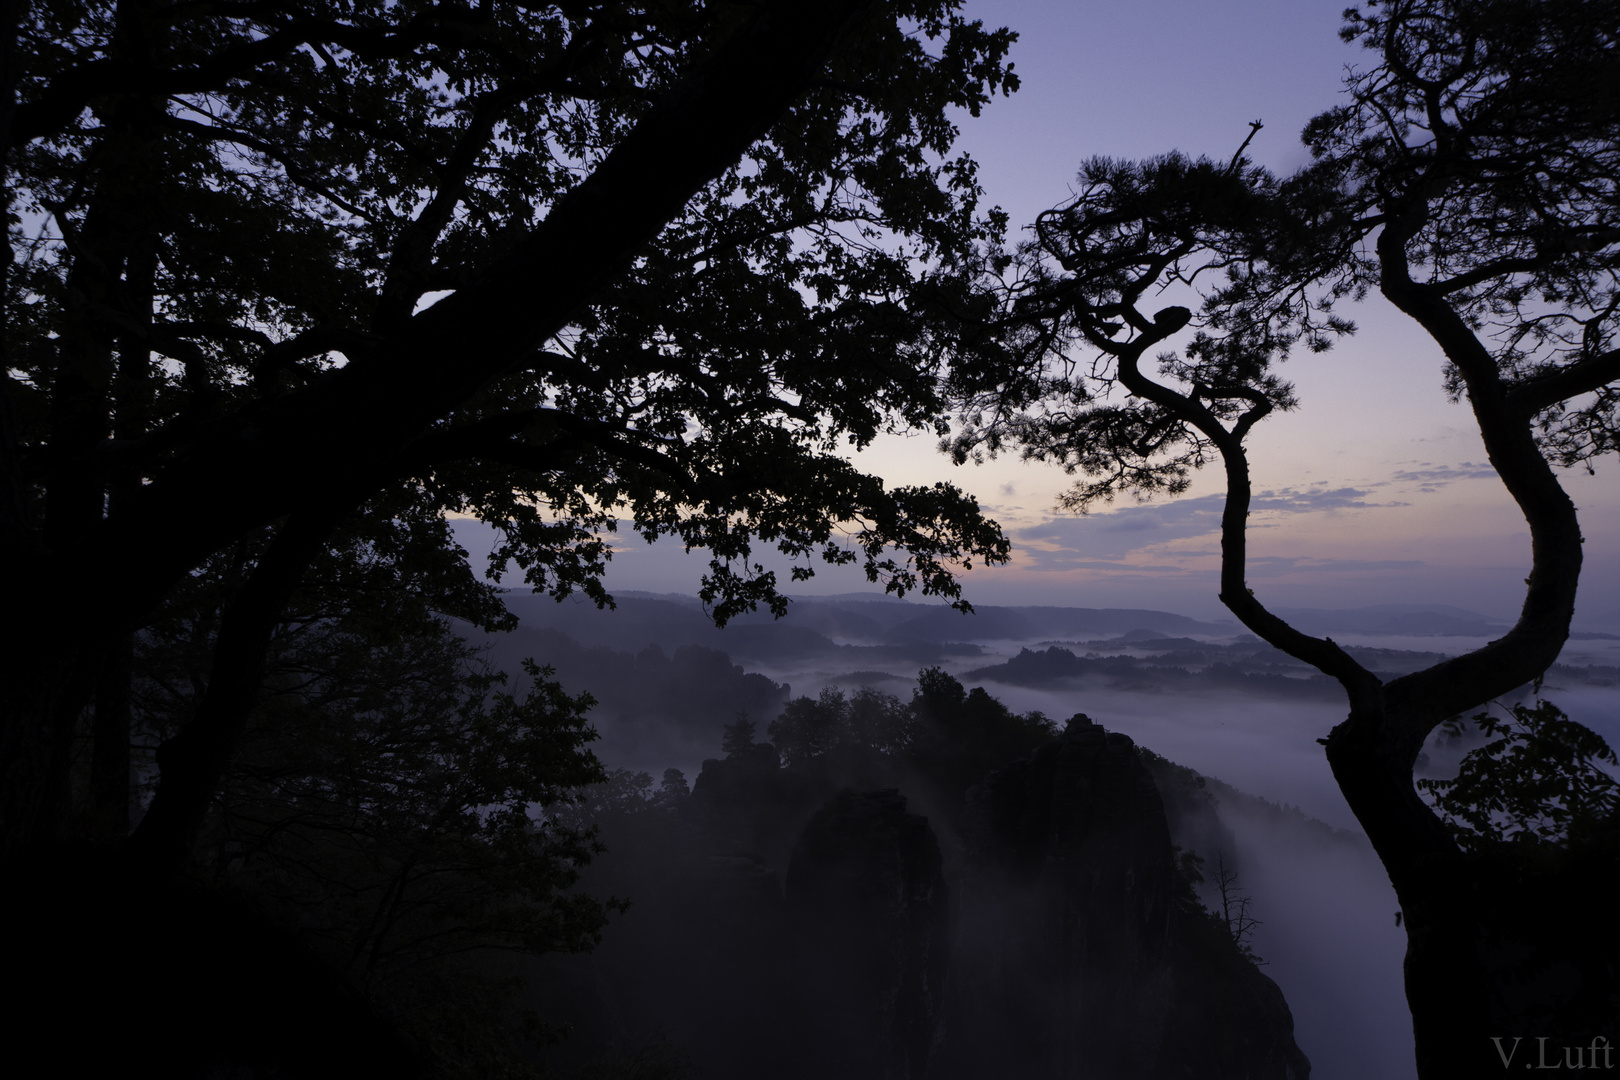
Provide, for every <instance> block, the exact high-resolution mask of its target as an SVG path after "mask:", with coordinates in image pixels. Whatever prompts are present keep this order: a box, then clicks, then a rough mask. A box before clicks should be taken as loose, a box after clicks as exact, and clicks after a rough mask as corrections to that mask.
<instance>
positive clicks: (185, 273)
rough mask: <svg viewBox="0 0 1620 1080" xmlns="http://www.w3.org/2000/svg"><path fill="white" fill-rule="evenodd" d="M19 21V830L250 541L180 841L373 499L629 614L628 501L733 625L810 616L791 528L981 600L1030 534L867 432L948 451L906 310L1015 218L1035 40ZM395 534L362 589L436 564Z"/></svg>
mask: <svg viewBox="0 0 1620 1080" xmlns="http://www.w3.org/2000/svg"><path fill="white" fill-rule="evenodd" d="M8 11H9V12H11V13H12V15H13V22H12V24H11V25H10V27H9V30H8V34H9V37H8V48H9V52H8V54H7V55H8V57H9V59H8V63H7V68H6V71H7V77H8V79H9V83H8V85H7V87H6V98H5V103H6V109H7V112H6V123H5V126H4V129H3V133H4V135H5V137H6V140H7V142H6V157H5V162H6V165H5V167H6V173H5V180H6V190H7V195H8V199H9V203H8V205H9V214H10V218H9V221H10V232H11V244H10V251H11V257H12V262H11V264H10V265H9V269H8V272H7V277H6V292H5V304H6V308H5V327H4V334H5V336H4V346H5V350H6V382H5V408H4V411H3V413H0V418H3V420H4V431H3V432H0V436H3V438H0V449H3V451H4V457H5V463H4V464H5V467H4V469H3V471H0V482H3V486H4V490H3V491H0V548H3V553H4V555H5V564H6V565H7V566H8V568H10V569H8V571H7V573H8V594H10V595H11V596H12V597H13V606H12V617H11V620H10V622H11V625H12V628H13V630H14V631H23V632H22V633H20V634H19V638H18V644H19V647H18V648H17V649H15V650H8V653H7V658H6V661H5V662H6V663H7V665H8V668H7V673H6V678H5V679H4V683H5V690H4V693H5V695H6V706H7V707H6V710H5V711H6V715H7V721H6V730H5V733H4V769H5V774H4V775H5V790H6V803H5V812H4V821H3V828H4V834H5V837H6V843H7V845H8V846H9V847H10V848H11V849H12V850H16V849H17V848H19V847H26V846H28V845H31V844H35V843H39V842H46V843H48V842H50V839H51V837H53V836H55V835H57V834H58V833H60V830H61V827H62V824H63V823H64V822H65V821H66V820H68V817H69V815H67V814H66V813H65V803H66V802H67V801H68V799H69V795H68V790H69V784H68V774H69V771H70V769H69V764H68V762H69V758H70V757H71V752H70V747H71V744H72V741H73V738H74V732H75V731H76V730H77V725H78V724H79V723H80V721H81V717H82V715H83V713H84V710H85V708H86V707H87V706H88V705H89V699H90V697H91V696H93V695H92V694H91V693H90V691H89V689H88V688H92V687H94V686H95V685H96V684H97V682H98V680H100V681H105V680H106V678H112V679H113V680H114V681H116V680H117V678H119V677H120V676H118V675H117V672H116V670H115V669H116V668H117V665H116V664H113V663H112V662H111V661H110V660H109V657H113V656H116V655H118V654H119V653H120V650H124V651H127V649H126V648H125V647H124V646H122V645H120V644H119V642H121V641H124V640H127V635H128V634H130V633H132V632H135V631H137V630H139V629H140V628H141V627H143V626H146V625H148V624H149V623H151V622H152V620H153V619H154V618H157V617H158V616H159V614H160V613H161V612H162V610H163V608H164V605H165V604H167V603H169V602H171V600H172V598H173V597H174V596H175V595H176V590H177V589H181V588H183V586H184V585H185V582H186V581H187V579H188V576H190V575H193V574H195V573H196V572H197V571H198V568H199V567H201V566H203V565H204V564H205V563H206V562H207V561H208V560H209V559H211V558H216V557H219V556H221V554H222V553H230V552H233V551H237V552H240V553H243V556H242V564H241V571H242V572H241V573H240V575H239V576H238V577H237V578H236V579H235V581H236V587H235V588H234V590H233V591H232V592H231V594H230V595H229V596H228V597H226V598H225V601H224V606H223V607H222V609H221V614H220V616H219V622H218V632H217V636H216V637H215V638H214V639H212V640H213V648H212V653H211V662H210V671H209V675H208V679H207V691H206V693H205V694H203V695H201V696H200V697H199V698H198V699H197V701H196V702H195V705H194V709H193V713H192V715H191V716H190V717H189V722H188V723H187V724H186V725H184V727H183V730H182V731H181V732H179V733H177V734H176V736H175V737H174V738H173V739H171V740H170V744H169V745H168V747H167V750H166V753H165V755H164V757H163V762H162V773H163V777H162V782H161V784H160V785H159V787H158V792H157V795H156V798H155V800H154V802H153V804H152V810H151V811H150V812H149V813H148V814H147V815H146V816H145V818H144V820H143V821H142V822H141V823H140V825H139V827H138V831H139V832H140V833H142V834H144V841H143V842H145V841H150V842H151V843H154V844H156V845H157V847H162V848H164V849H165V850H166V851H168V854H167V855H165V856H163V859H164V860H167V861H168V862H170V863H173V862H174V860H175V859H176V858H180V857H181V855H180V853H181V852H182V851H183V850H184V848H185V847H186V845H187V843H188V842H189V841H188V839H187V838H188V837H189V836H193V835H195V832H196V829H197V828H198V822H199V820H200V817H199V815H200V814H201V807H202V806H203V804H204V803H205V802H206V799H207V793H208V792H210V791H211V790H213V789H214V788H215V787H216V786H217V782H218V778H219V776H220V775H221V770H222V769H223V768H224V767H225V763H226V762H227V761H228V759H229V758H230V755H231V753H232V747H233V746H234V745H235V741H236V739H237V737H238V734H239V731H240V726H241V722H242V717H244V716H245V715H246V711H247V709H248V708H249V707H250V705H251V701H252V699H253V698H254V696H255V695H256V694H257V692H258V686H259V684H260V682H261V678H262V670H263V663H264V660H263V658H264V655H265V650H266V648H267V647H268V642H269V640H270V638H271V636H272V635H273V633H274V628H275V626H276V624H277V620H278V618H279V617H280V613H281V611H282V610H283V608H284V606H285V604H286V602H287V600H288V597H289V596H290V595H291V594H292V591H293V590H294V588H295V586H296V583H297V581H298V580H299V577H300V575H301V574H302V573H303V572H304V569H305V568H306V567H307V566H308V565H309V564H310V562H311V561H312V560H314V559H317V558H319V557H321V555H322V553H323V552H330V551H332V550H334V545H335V544H338V543H342V542H346V541H341V540H337V539H334V537H337V536H339V535H341V534H342V532H343V530H344V529H345V528H347V526H345V525H344V523H345V522H350V521H353V520H354V519H355V518H356V517H357V516H359V517H363V518H365V519H368V520H374V521H388V522H393V523H395V524H394V525H393V526H391V528H393V529H395V530H396V531H398V532H400V533H402V534H403V535H404V536H405V539H403V540H401V541H400V544H399V545H398V549H399V550H400V551H403V550H409V551H410V552H411V553H412V555H411V557H412V558H419V559H425V560H427V561H428V562H429V563H431V564H432V565H433V566H434V574H436V575H437V580H438V581H439V582H440V584H439V585H435V586H434V591H435V593H436V595H438V596H440V597H441V598H443V599H444V600H445V601H446V602H447V603H448V605H449V606H447V607H444V608H442V609H441V610H445V611H447V612H448V613H451V614H456V615H461V616H464V617H468V618H472V619H474V621H477V622H481V623H483V624H485V625H493V621H498V620H499V618H500V615H499V613H498V607H492V606H491V604H490V594H489V593H488V586H485V585H481V584H480V583H479V582H477V581H476V579H475V578H474V576H473V574H472V573H471V571H470V570H469V568H467V567H466V565H465V556H464V554H461V553H459V552H458V550H457V549H455V548H454V545H453V544H452V543H450V542H449V538H448V535H447V534H446V532H445V531H444V528H443V524H442V520H443V515H444V514H446V513H451V514H472V515H476V516H478V517H480V518H482V519H483V520H485V521H488V522H490V523H491V524H493V525H495V526H496V527H497V528H498V529H500V530H501V533H502V541H501V543H500V545H499V546H498V548H497V550H496V552H495V555H494V558H495V560H496V561H497V562H506V561H512V562H515V563H516V564H517V565H518V566H519V567H520V568H521V569H522V571H523V574H524V577H525V578H526V580H527V581H528V582H529V583H530V584H532V585H533V586H534V587H536V588H539V589H544V590H549V591H550V592H552V593H553V594H556V595H559V596H560V595H563V594H566V593H568V592H570V591H572V590H583V591H584V592H585V593H587V594H588V595H590V596H591V597H593V598H595V599H596V600H597V601H598V602H606V601H607V599H608V598H607V596H606V594H605V593H604V592H603V590H602V588H601V585H600V582H599V578H600V575H601V572H602V570H603V566H604V562H605V560H606V559H607V557H608V555H609V549H608V546H607V543H606V540H605V537H604V533H606V532H608V531H611V530H612V529H613V528H614V526H615V525H616V524H617V523H618V522H620V521H625V522H628V523H629V524H630V526H631V527H632V528H633V529H634V530H635V531H636V532H638V533H640V534H641V535H643V536H645V537H647V538H649V539H650V538H652V537H655V536H659V535H673V536H676V537H678V538H679V539H681V540H682V541H684V542H685V543H687V544H688V545H690V546H695V547H702V548H707V549H708V550H709V551H710V552H711V553H712V554H713V557H714V561H713V562H712V564H711V572H710V574H709V576H708V577H707V578H706V581H705V585H704V589H703V595H704V598H705V600H706V601H708V602H710V603H711V604H712V606H713V611H714V613H715V616H716V617H717V618H718V619H720V620H724V619H725V618H727V617H729V616H730V615H733V614H735V613H737V612H738V611H742V610H746V609H748V608H751V607H752V606H754V605H756V604H758V603H767V604H769V605H771V606H772V607H773V608H775V609H777V610H780V609H781V605H782V604H783V603H784V601H783V599H782V597H781V594H780V591H779V589H778V582H777V581H776V579H775V576H774V575H773V574H771V573H768V572H766V571H765V570H763V569H762V568H761V567H760V566H759V564H758V562H757V560H756V559H754V558H753V555H752V552H753V547H752V545H753V544H754V543H756V542H759V541H763V542H765V543H767V544H771V545H775V546H777V547H779V548H780V549H782V550H783V551H785V552H786V553H788V554H789V555H791V556H793V557H794V558H795V559H796V560H797V561H798V562H797V566H796V569H795V571H794V575H795V577H799V576H804V575H808V574H810V573H812V572H813V570H814V566H815V562H816V560H817V559H822V560H827V561H830V562H836V563H845V562H857V563H860V564H862V565H864V567H865V568H866V570H867V573H868V574H869V575H870V576H871V577H872V578H873V579H874V580H882V581H884V582H885V583H886V584H887V585H888V586H890V587H892V588H894V589H897V590H907V589H911V588H922V589H924V590H925V591H928V592H935V593H941V594H944V595H947V596H950V597H953V598H954V597H955V596H957V595H958V593H957V590H956V586H955V584H954V583H953V581H952V579H951V576H950V567H951V565H952V564H954V563H962V562H969V561H972V560H991V561H994V560H997V559H1001V558H1004V557H1005V554H1006V550H1007V549H1006V544H1005V541H1004V540H1003V539H1002V538H1001V536H1000V534H999V532H998V531H997V530H996V528H995V527H994V525H993V524H991V523H989V522H987V521H986V520H985V519H984V518H983V517H982V515H981V514H980V512H979V510H978V507H977V505H976V503H975V502H974V501H973V500H972V499H971V498H970V497H968V496H966V495H964V494H963V493H961V492H960V491H957V490H956V489H954V488H950V487H948V486H944V485H936V486H933V487H927V488H918V489H910V488H897V489H891V488H888V487H886V486H885V485H884V484H883V483H882V482H881V481H880V480H878V479H877V478H875V477H872V476H868V475H864V474H862V473H860V472H859V471H857V470H856V469H854V468H853V467H852V466H850V465H849V464H848V462H847V461H846V460H845V459H844V458H843V457H841V456H840V452H841V451H842V450H844V449H845V448H846V447H848V446H850V445H854V446H860V445H864V444H866V443H868V442H869V441H870V440H871V439H873V438H874V437H875V436H876V435H877V434H878V433H879V432H882V431H888V430H900V429H910V428H915V427H923V428H925V429H927V430H932V431H936V432H937V431H939V430H941V428H940V427H939V425H940V423H941V421H940V419H939V417H940V416H941V414H942V412H943V411H944V398H943V397H942V394H941V378H940V376H941V374H942V371H943V365H944V363H945V361H946V357H947V353H948V351H949V340H948V337H942V336H941V335H940V333H939V329H938V328H939V315H938V313H937V310H936V308H935V307H934V306H933V305H931V304H927V303H923V302H921V301H920V299H919V297H920V296H921V295H922V294H923V293H925V292H926V291H927V290H928V289H930V288H935V287H938V283H940V282H945V281H949V280H952V279H955V278H960V277H961V276H962V274H963V272H964V265H965V263H964V260H965V259H966V258H967V257H968V256H969V255H970V253H971V251H972V249H973V247H974V245H975V244H978V243H980V242H982V241H987V240H992V239H994V238H995V237H996V236H997V235H998V233H999V230H1000V229H1001V227H1002V218H1001V216H1000V215H999V214H998V213H996V212H993V211H986V210H985V209H984V208H982V207H981V206H980V205H979V194H980V192H979V188H978V185H977V182H976V180H975V171H974V166H973V163H972V162H971V161H970V160H969V159H967V158H965V157H952V156H950V155H951V151H950V147H951V143H952V140H953V138H954V136H955V130H956V129H955V127H954V124H953V122H952V120H951V117H950V110H952V109H965V110H967V111H969V112H971V113H977V112H978V111H979V109H980V107H981V106H982V105H983V104H985V103H986V102H987V101H988V100H989V99H990V97H991V96H992V95H993V94H995V93H997V92H1002V91H1010V90H1011V89H1013V88H1014V87H1015V86H1016V78H1015V77H1014V76H1013V74H1012V72H1011V68H1010V65H1008V64H1007V63H1006V61H1005V54H1006V50H1007V47H1008V45H1009V43H1010V42H1011V40H1012V35H1011V34H1010V33H1009V32H1008V31H1005V30H987V29H985V28H984V27H982V26H981V25H980V24H979V23H977V22H971V21H969V20H967V19H965V18H963V17H962V16H961V15H959V14H958V12H957V11H956V5H955V4H954V3H950V2H944V0H924V2H919V3H911V2H906V3H895V4H875V3H870V2H853V0H852V2H849V3H839V4H831V5H827V4H815V5H812V4H786V5H771V6H769V7H766V8H762V7H758V6H754V5H743V4H727V3H720V4H699V3H675V4H659V5H653V6H636V5H622V4H617V3H583V4H574V3H559V4H539V5H535V4H516V3H505V2H501V0H496V2H492V3H487V4H480V5H476V6H465V5H461V4H458V3H437V2H426V0H424V2H411V3H404V4H399V3H374V4H373V3H362V4H349V3H344V4H327V3H323V2H319V0H317V2H310V3H304V2H286V3H283V2H272V3H266V4H248V5H226V6H223V7H221V6H217V5H201V6H199V5H188V4H172V5H171V4H159V3H148V2H141V0H117V2H108V3H102V4H89V5H86V4H76V3H75V4H57V3H50V2H43V0H42V2H39V3H34V4H30V5H16V6H13V7H10V8H8ZM362 531H363V530H362ZM244 545H245V546H244ZM397 553H398V552H395V553H387V552H383V551H381V550H379V551H378V554H379V556H380V558H379V559H378V560H374V565H373V571H372V573H373V577H372V578H371V579H369V581H370V582H371V583H373V584H375V583H376V582H377V581H379V580H380V579H381V578H383V577H388V576H390V575H391V576H392V577H393V578H394V579H395V580H396V581H397V582H398V583H399V584H401V585H402V586H404V587H407V588H408V587H411V585H410V582H412V581H419V580H420V579H421V574H420V573H418V572H416V571H413V570H411V569H410V568H408V567H406V566H404V564H403V563H402V562H400V561H399V560H398V559H395V558H394V557H393V554H397ZM449 583H453V584H449ZM355 585H356V587H358V586H359V585H360V583H359V582H358V581H357V582H355ZM25 628H26V630H25ZM171 811H172V816H171ZM160 837H161V839H160ZM137 839H138V840H140V839H142V837H137ZM152 850H154V851H155V850H157V848H153V849H152Z"/></svg>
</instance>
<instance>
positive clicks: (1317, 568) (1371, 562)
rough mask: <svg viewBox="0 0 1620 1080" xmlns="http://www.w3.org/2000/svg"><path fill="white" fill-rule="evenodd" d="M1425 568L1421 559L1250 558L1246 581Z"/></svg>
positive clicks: (1265, 556)
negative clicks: (1294, 574) (1300, 574)
mask: <svg viewBox="0 0 1620 1080" xmlns="http://www.w3.org/2000/svg"><path fill="white" fill-rule="evenodd" d="M1425 565H1427V564H1426V563H1425V562H1424V561H1423V560H1422V559H1311V558H1297V559H1296V558H1287V557H1283V556H1277V555H1261V556H1250V558H1249V561H1248V566H1247V570H1246V571H1245V572H1246V573H1247V575H1248V576H1249V577H1250V578H1270V577H1281V576H1283V575H1284V574H1289V573H1292V572H1294V571H1295V570H1302V571H1306V572H1308V573H1312V574H1321V573H1328V574H1332V573H1348V572H1356V571H1367V570H1374V571H1377V570H1416V569H1418V568H1419V567H1421V566H1425Z"/></svg>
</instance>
